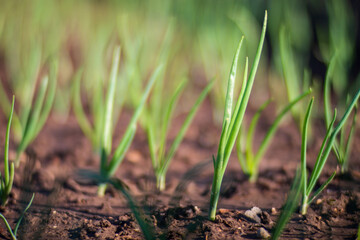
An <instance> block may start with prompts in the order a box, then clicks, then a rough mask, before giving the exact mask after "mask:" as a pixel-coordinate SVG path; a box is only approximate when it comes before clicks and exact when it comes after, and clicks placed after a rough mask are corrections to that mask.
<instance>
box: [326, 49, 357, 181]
mask: <svg viewBox="0 0 360 240" xmlns="http://www.w3.org/2000/svg"><path fill="white" fill-rule="evenodd" d="M336 60H337V57H336V55H334V56H333V57H332V59H331V60H330V64H329V67H328V70H327V73H326V77H325V85H324V113H325V122H326V125H330V122H331V96H330V95H331V94H330V79H331V78H332V77H333V74H334V68H335V64H336ZM357 109H358V106H357V105H356V106H355V107H354V113H353V118H352V120H351V121H350V119H349V121H348V122H347V123H346V124H345V126H344V127H343V128H341V132H340V140H338V139H335V142H334V145H333V152H334V154H335V157H336V159H337V161H338V164H339V166H340V169H341V173H342V174H344V173H346V172H347V171H348V167H349V156H350V152H351V147H352V145H353V139H354V135H355V131H356V123H357ZM348 129H349V131H348V135H347V138H346V132H347V130H348Z"/></svg>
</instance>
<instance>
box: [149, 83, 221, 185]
mask: <svg viewBox="0 0 360 240" xmlns="http://www.w3.org/2000/svg"><path fill="white" fill-rule="evenodd" d="M213 83H214V81H211V82H210V83H209V84H208V85H207V86H206V87H205V89H204V90H203V91H202V92H201V94H200V96H199V97H198V99H197V100H196V102H195V104H194V105H193V107H192V108H191V110H190V111H189V113H188V115H187V117H186V119H185V120H184V122H183V124H182V126H181V128H180V130H179V132H178V134H177V135H176V137H175V139H174V141H173V142H172V144H171V146H170V148H169V150H168V151H166V139H167V133H168V130H169V126H170V121H171V119H172V116H173V113H174V109H175V106H176V103H177V100H178V98H179V96H180V94H181V92H182V91H183V89H184V87H185V84H186V82H185V81H182V82H181V83H180V85H179V86H178V88H177V89H176V90H175V92H174V94H173V95H172V97H171V98H170V101H169V102H168V103H167V104H166V105H165V106H164V114H163V115H160V116H162V118H161V119H159V120H160V121H154V118H155V117H154V116H152V115H153V114H154V113H152V112H151V111H149V112H148V114H147V115H146V119H145V125H146V126H145V128H146V132H147V136H148V142H149V149H150V156H151V161H152V165H153V168H154V172H155V176H156V187H157V189H158V190H160V191H163V190H164V189H165V179H166V173H167V170H168V168H169V165H170V163H171V160H172V159H173V157H174V155H175V153H176V150H177V149H178V147H179V145H180V143H181V141H182V140H183V138H184V136H185V133H186V131H187V129H188V128H189V126H190V124H191V122H192V120H193V118H194V116H195V113H196V112H197V110H198V108H199V107H200V105H201V103H202V102H203V100H204V99H205V97H206V96H207V94H208V92H209V91H210V90H211V88H212V85H213ZM160 102H166V101H160Z"/></svg>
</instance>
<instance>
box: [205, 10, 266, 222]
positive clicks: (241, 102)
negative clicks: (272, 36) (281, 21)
mask: <svg viewBox="0 0 360 240" xmlns="http://www.w3.org/2000/svg"><path fill="white" fill-rule="evenodd" d="M266 24H267V12H265V17H264V23H263V28H262V33H261V37H260V42H259V46H258V49H257V52H256V56H255V59H254V63H253V66H252V68H251V71H250V76H249V78H248V77H247V68H248V61H246V64H245V71H244V79H243V83H242V86H241V90H240V94H239V97H238V100H237V102H236V105H235V108H234V109H233V95H234V85H235V78H236V69H237V62H238V57H239V54H240V49H241V45H242V42H243V39H241V41H240V43H239V46H238V48H237V50H236V53H235V56H234V60H233V63H232V67H231V70H230V76H229V80H228V88H227V93H226V98H225V111H224V118H223V126H222V131H221V136H220V142H219V148H218V153H217V156H216V159H215V157H213V161H214V177H213V184H212V188H211V199H210V211H209V218H210V220H215V215H216V209H217V204H218V201H219V195H220V188H221V183H222V179H223V176H224V173H225V170H226V166H227V164H228V161H229V159H230V155H231V152H232V149H233V147H234V144H235V141H236V138H237V135H238V132H239V130H240V126H241V123H242V120H243V118H244V115H245V110H246V107H247V104H248V102H249V97H250V93H251V90H252V86H253V83H254V80H255V74H256V71H257V68H258V65H259V61H260V56H261V52H262V47H263V44H264V39H265V32H266Z"/></svg>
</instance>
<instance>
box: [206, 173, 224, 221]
mask: <svg viewBox="0 0 360 240" xmlns="http://www.w3.org/2000/svg"><path fill="white" fill-rule="evenodd" d="M222 175H224V174H223V173H222V170H221V169H220V168H218V169H217V168H215V172H214V179H213V184H212V186H213V187H212V188H211V197H210V210H209V218H210V220H211V221H214V220H215V217H216V209H217V205H218V201H219V195H220V188H221V183H222V179H223V178H222Z"/></svg>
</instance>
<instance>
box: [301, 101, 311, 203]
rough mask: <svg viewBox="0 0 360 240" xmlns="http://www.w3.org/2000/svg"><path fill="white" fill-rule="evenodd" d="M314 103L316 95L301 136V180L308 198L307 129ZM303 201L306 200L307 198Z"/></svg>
mask: <svg viewBox="0 0 360 240" xmlns="http://www.w3.org/2000/svg"><path fill="white" fill-rule="evenodd" d="M313 103H314V97H312V98H311V100H310V102H309V105H308V107H307V110H306V114H305V120H304V123H303V124H304V126H303V131H302V137H301V181H302V185H303V198H304V199H307V197H308V195H307V194H306V191H307V170H306V148H307V131H308V125H309V119H310V114H311V109H312V106H313ZM303 202H306V201H305V200H304V201H303Z"/></svg>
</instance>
